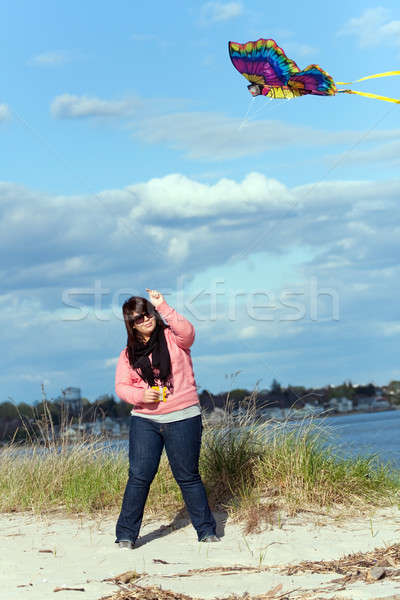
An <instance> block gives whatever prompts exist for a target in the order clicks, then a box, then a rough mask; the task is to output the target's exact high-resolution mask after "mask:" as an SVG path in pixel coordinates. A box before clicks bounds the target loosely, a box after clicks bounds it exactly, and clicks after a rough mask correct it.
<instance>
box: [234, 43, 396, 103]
mask: <svg viewBox="0 0 400 600" xmlns="http://www.w3.org/2000/svg"><path fill="white" fill-rule="evenodd" d="M229 56H230V57H231V60H232V63H233V66H234V67H235V68H236V69H237V70H238V71H239V73H241V74H242V75H243V76H244V77H246V79H247V80H248V81H250V85H248V86H247V87H248V89H249V91H250V92H251V94H252V95H253V96H259V95H262V96H267V97H268V98H286V99H290V98H298V97H299V96H305V95H307V94H314V95H317V96H334V95H335V94H339V93H342V94H358V95H359V96H367V97H368V98H375V99H377V100H385V101H386V102H395V103H396V104H400V100H397V99H395V98H387V97H386V96H378V95H377V94H369V93H367V92H358V91H356V90H347V89H346V90H338V89H337V87H336V85H350V84H351V83H354V82H344V81H337V82H336V84H335V82H334V81H333V79H332V77H331V76H330V75H329V74H328V73H327V72H326V71H324V70H323V69H321V67H320V66H318V65H309V66H308V67H306V68H305V69H304V70H303V71H301V70H300V69H299V67H298V66H297V65H296V63H295V62H294V60H291V59H290V58H288V57H287V56H286V54H285V52H284V51H283V50H282V48H280V47H279V46H278V45H277V43H276V42H275V41H274V40H264V39H262V38H261V39H259V40H257V41H256V42H247V43H246V44H238V43H236V42H229ZM388 75H400V71H388V72H386V73H377V74H376V75H368V76H367V77H361V79H357V80H356V81H364V80H365V79H375V78H378V77H386V76H388Z"/></svg>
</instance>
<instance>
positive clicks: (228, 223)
mask: <svg viewBox="0 0 400 600" xmlns="http://www.w3.org/2000/svg"><path fill="white" fill-rule="evenodd" d="M399 197H400V181H399V180H392V181H377V182H374V181H345V180H344V181H324V182H319V183H316V184H310V185H307V186H300V187H297V188H288V187H287V186H285V185H284V184H282V183H281V182H279V181H276V180H273V179H269V178H267V177H265V176H264V175H263V174H261V173H250V174H248V175H247V176H246V177H244V178H243V179H241V180H238V181H235V180H233V179H227V178H222V179H220V180H219V181H217V182H216V183H214V184H204V183H200V182H198V181H195V180H193V179H190V178H188V177H185V176H184V175H181V174H173V175H168V176H166V177H161V178H156V179H152V180H149V181H145V182H142V183H140V184H135V185H131V186H129V187H127V188H124V189H116V190H105V191H103V192H100V193H99V194H96V195H80V196H78V195H76V196H61V195H60V196H52V195H49V194H47V195H46V194H43V193H39V192H34V191H31V190H27V189H25V188H23V187H22V186H17V185H14V184H0V205H1V207H2V213H3V219H2V221H1V223H0V286H1V289H2V294H1V295H0V308H1V310H0V328H1V330H2V336H3V345H5V346H6V347H7V361H8V362H9V363H11V361H14V362H15V365H18V366H20V365H22V367H21V372H22V374H23V375H25V376H27V378H25V379H23V380H21V382H20V379H19V378H18V377H17V375H15V381H17V382H20V383H18V385H22V384H24V385H26V386H29V389H32V388H34V389H36V388H37V390H38V396H40V381H39V379H41V378H42V377H46V378H47V379H48V380H50V382H51V384H52V385H53V386H55V387H56V389H55V391H54V393H58V392H59V388H61V387H66V386H67V385H70V384H71V385H72V384H73V383H75V382H76V383H75V384H76V385H79V382H84V385H85V390H84V391H83V393H84V394H85V395H88V394H89V395H90V392H88V388H90V386H91V385H93V388H94V389H96V390H97V389H98V387H96V386H98V385H99V383H98V382H99V378H103V379H102V380H101V381H102V382H104V385H105V390H104V391H108V390H110V392H111V393H112V392H113V387H112V386H113V382H112V376H111V377H110V370H109V369H112V368H113V367H114V366H115V362H113V361H115V358H107V357H114V356H115V354H116V352H115V349H116V348H119V347H120V346H121V335H122V337H123V338H124V339H125V332H124V326H123V322H122V321H121V319H120V305H121V300H122V298H123V294H143V293H144V288H145V287H146V286H147V287H148V286H149V276H150V277H151V285H152V286H154V287H157V288H159V289H161V290H165V292H170V293H172V292H173V293H175V294H177V291H176V290H178V291H179V290H180V289H181V288H180V287H179V285H180V284H179V281H180V279H179V278H180V276H181V275H182V274H184V275H185V278H186V279H185V282H187V281H189V284H190V281H191V278H192V279H193V276H194V275H196V274H201V273H204V272H205V273H206V274H207V273H208V269H209V268H210V267H213V272H214V273H221V276H222V277H224V275H225V273H226V269H229V268H230V267H229V264H230V263H232V262H233V263H234V262H235V259H234V257H235V255H236V254H237V253H238V252H242V253H244V254H245V255H247V254H251V255H253V256H254V257H255V258H256V254H257V253H263V254H262V256H263V257H264V256H265V276H264V278H261V280H260V279H259V277H258V276H257V281H256V284H257V289H258V290H259V289H261V286H264V288H266V289H268V288H269V287H271V273H273V270H274V269H275V271H276V270H279V269H280V259H281V257H284V256H287V255H288V253H289V252H292V253H293V254H296V253H300V254H301V250H302V248H304V247H307V248H311V251H310V253H309V255H308V257H307V258H304V259H300V260H299V261H298V264H297V266H296V271H295V274H296V276H297V275H298V279H296V283H297V284H298V287H299V290H300V291H302V290H303V289H304V290H307V289H308V288H307V285H306V284H307V282H310V281H311V279H312V278H316V279H317V281H318V289H319V290H322V291H323V290H325V289H331V290H333V291H334V292H335V293H337V295H338V296H339V298H340V319H339V321H336V322H335V323H334V326H333V325H332V323H331V322H330V323H329V322H327V321H328V320H329V315H330V312H332V308H331V305H330V304H331V299H330V298H328V304H327V307H326V308H325V305H324V302H323V301H324V298H323V297H322V298H320V300H319V307H320V310H319V312H318V315H320V317H319V319H318V321H317V322H313V323H311V322H310V319H309V318H307V315H308V313H307V315H306V316H305V318H304V319H303V318H297V315H295V316H296V320H294V319H293V320H285V316H286V315H287V314H288V315H292V313H294V312H295V311H293V309H291V308H290V305H289V310H287V309H286V308H284V309H283V310H282V311H281V310H280V308H279V307H278V309H277V311H275V312H272V313H271V314H272V315H273V316H274V320H273V321H265V320H264V321H262V320H261V318H260V319H258V320H257V322H256V321H255V320H254V318H253V317H252V316H251V314H250V313H247V312H245V310H244V309H245V308H246V298H247V297H243V298H244V299H243V302H242V301H241V300H240V301H239V300H238V301H237V308H238V310H237V316H236V315H235V318H234V319H232V320H231V319H230V317H229V318H228V317H222V318H220V313H219V310H218V311H217V314H218V319H217V320H214V321H213V320H212V318H210V317H206V318H205V319H202V318H201V316H200V318H197V317H195V318H193V321H194V323H195V325H196V327H197V329H198V332H199V335H198V339H197V344H200V346H199V345H198V346H196V348H197V351H199V353H200V354H201V355H202V356H200V357H199V358H198V359H197V358H196V359H195V360H196V361H198V362H199V365H200V366H201V365H203V367H202V368H204V369H206V370H207V369H208V367H207V365H210V369H212V368H215V364H224V363H223V359H222V357H223V356H224V355H228V354H229V356H230V357H231V360H229V358H228V357H226V364H227V365H229V364H230V365H232V363H234V362H235V361H236V358H235V352H234V351H235V350H236V349H237V350H239V351H240V352H241V355H238V357H237V360H241V358H243V360H242V362H245V361H246V365H248V364H249V363H248V362H247V359H248V358H250V357H251V356H255V357H256V356H257V357H258V358H255V360H258V359H261V358H262V356H263V354H265V349H268V350H269V351H270V354H269V355H270V357H272V359H273V360H277V359H276V357H277V356H278V354H277V353H278V352H279V351H281V350H282V349H283V348H289V347H290V352H291V353H296V352H297V353H298V356H299V361H295V363H296V364H295V366H293V367H290V369H292V371H291V373H292V374H291V375H290V377H294V378H296V373H298V372H299V370H301V369H304V368H308V367H307V365H306V359H307V360H309V361H310V363H312V364H313V368H314V360H317V359H318V360H319V361H320V364H321V365H322V364H324V365H325V366H318V369H322V368H324V369H326V368H327V367H326V365H328V364H329V363H330V362H332V363H333V364H334V366H332V373H333V369H334V368H336V364H337V360H339V359H337V356H342V358H343V357H344V358H347V355H346V352H347V353H349V354H350V353H351V355H352V356H355V355H356V354H357V352H358V351H360V352H361V351H362V349H363V348H362V347H364V346H365V347H367V346H369V345H370V347H371V349H373V348H374V342H375V341H376V340H378V341H379V340H380V341H382V339H385V338H387V337H388V336H394V335H398V332H399V322H398V319H397V315H398V302H397V298H398V296H399V294H400V266H399V265H398V256H399V251H400V242H399V240H400V223H398V220H397V213H398V211H397V205H398V198H399ZM21 239H23V240H24V247H23V248H22V247H21V243H20V240H21ZM310 256H312V258H310ZM263 260H264V258H263ZM250 271H251V269H250ZM241 272H242V273H243V280H242V279H241V277H240V276H239V277H237V278H236V279H235V280H234V284H233V285H232V286H230V287H229V290H228V293H230V292H231V291H233V292H236V291H237V290H236V288H235V285H236V281H237V289H238V290H239V291H242V290H244V291H247V292H248V291H249V289H250V291H251V285H252V281H251V273H250V274H249V273H248V272H247V271H246V269H245V268H243V270H242V271H241ZM207 277H208V275H207ZM210 277H211V276H210ZM94 280H99V281H100V282H101V286H102V288H103V289H105V290H106V292H105V293H104V295H103V296H101V307H100V308H99V309H98V310H97V309H96V308H95V298H94V293H88V292H85V290H87V289H88V288H90V287H92V288H93V283H94ZM185 285H186V284H185ZM277 285H278V284H277ZM281 285H282V286H283V285H285V286H286V281H285V283H284V284H279V286H281ZM288 285H289V288H290V286H292V288H293V289H295V287H296V286H295V284H294V283H293V285H292V284H291V282H290V281H289V282H288ZM204 286H205V289H206V291H207V290H208V289H211V283H210V285H208V283H207V281H206V283H205V284H204ZM207 286H208V287H207ZM308 287H310V286H308ZM71 288H75V289H76V290H78V296H77V297H76V298H75V299H76V301H77V302H78V304H80V305H81V306H83V307H84V308H88V309H90V310H89V313H88V315H87V316H85V317H84V318H82V319H81V320H75V321H74V320H73V318H72V317H73V314H72V313H75V312H78V310H77V309H74V308H73V307H71V306H69V305H66V304H63V300H62V298H63V296H62V292H63V291H64V290H69V289H71ZM285 289H286V288H285ZM79 290H80V292H81V293H80V294H79ZM107 290H108V291H107ZM121 290H122V291H123V294H122V293H121V294H120V292H121ZM185 290H186V287H185ZM185 290H183V291H184V294H185V295H186V291H185ZM388 290H389V291H390V293H388ZM273 291H274V292H275V291H276V296H275V297H276V298H278V297H279V292H280V288H279V289H275V288H273ZM309 295H310V292H307V293H306V291H305V292H304V296H303V299H304V304H305V306H306V307H309V306H310V302H309ZM236 296H237V297H239V295H238V294H236ZM236 296H235V298H236ZM240 298H242V296H240ZM184 299H185V301H186V297H185V298H184ZM226 300H227V298H226V297H225V298H224V299H223V300H219V303H222V302H224V303H225V305H226V303H227V302H226ZM228 300H229V299H228ZM235 302H236V300H235ZM112 303H113V304H112ZM111 304H112V308H113V310H114V309H115V313H113V312H112V310H111ZM200 304H201V308H202V310H203V308H204V306H205V307H206V309H209V312H211V309H213V307H212V306H211V304H212V302H211V300H209V296H208V297H207V299H206V300H205V301H204V299H202V300H201V302H200ZM257 304H258V301H257ZM172 305H174V304H173V303H172ZM218 308H219V304H218ZM225 308H226V307H225ZM196 309H197V306H196ZM322 309H323V310H322ZM96 310H97V313H96ZM307 310H308V309H307ZM117 312H118V316H117ZM194 312H196V311H194ZM223 314H224V315H225V314H227V313H226V312H225V313H223ZM268 314H269V313H268ZM275 315H276V316H275ZM379 315H380V316H379ZM280 316H282V318H281V319H280ZM300 316H301V315H300ZM68 317H69V318H68ZM378 318H379V321H380V322H384V326H383V325H380V326H377V325H376V320H377V319H378ZM331 321H332V320H331ZM367 336H370V337H371V341H370V343H369V342H368V343H367V342H366V338H367ZM319 338H323V339H322V342H323V343H322V342H321V344H320V345H318V339H319ZM327 338H329V340H328V341H329V343H327V341H326V340H327ZM340 339H342V342H343V345H342V346H340V341H339V340H340ZM358 339H360V340H361V341H360V342H358V341H357V340H358ZM48 340H52V343H51V344H49V342H48ZM391 341H392V340H391ZM393 341H395V340H393ZM289 342H290V343H289ZM349 344H350V346H351V347H350V346H349ZM357 344H358V346H357V348H358V350H357V352H356V351H355V346H356V345H357ZM216 347H217V349H218V351H220V352H218V356H221V361H220V362H219V363H218V362H217V360H215V361H212V360H211V361H208V359H205V358H204V356H205V355H208V354H209V353H214V354H215V353H217V350H216ZM94 348H97V349H98V348H101V349H102V350H100V351H99V352H100V354H99V353H98V351H97V350H96V351H95V354H93V352H94V350H93V349H94ZM101 352H104V354H103V355H102V354H101ZM79 353H81V354H80V356H81V357H82V360H80V361H79V365H80V366H79V367H77V366H76V362H75V361H76V357H77V355H78V354H79ZM361 354H362V352H361ZM357 355H358V354H357ZM102 356H103V358H102ZM344 358H343V360H344ZM377 358H379V356H377ZM60 360H62V363H61V362H60ZM318 360H317V362H318ZM362 360H363V358H362V356H361V357H360V361H362ZM53 361H54V362H53ZM68 361H70V363H71V365H72V364H73V366H71V368H69V364H68ZM90 361H92V362H90ZM302 361H303V362H302ZM249 362H250V363H251V364H252V363H253V361H251V360H250V361H249ZM272 362H273V361H272ZM289 363H290V365H293V361H292V360H289V359H288V361H286V363H285V359H284V357H283V358H282V356H281V358H280V362H279V371H282V370H283V371H284V369H285V368H286V367H288V365H289ZM235 364H237V363H235ZM360 364H361V363H360ZM57 365H62V368H63V369H64V374H61V375H59V376H57V377H55V376H54V372H53V371H52V367H53V368H54V369H55V370H56V369H57ZM58 368H60V367H59V366H58ZM246 368H248V367H247V366H246ZM288 368H289V367H288ZM346 368H348V369H349V370H350V369H353V367H352V365H350V366H348V367H346ZM254 369H255V370H256V369H257V365H256V366H254ZM296 369H297V370H296ZM13 372H14V371H13ZM15 372H16V373H17V372H18V371H17V369H15ZM375 372H376V370H375ZM35 373H36V375H38V379H37V381H35V380H30V379H29V378H30V376H31V375H35ZM310 373H311V367H310V368H309V371H307V377H308V376H311V375H309V374H310ZM341 373H343V371H341ZM90 374H91V376H92V379H93V382H94V383H93V384H91V382H90ZM211 374H212V373H211ZM360 374H362V365H361V366H360V371H359V372H357V373H355V372H354V376H357V377H359V375H360ZM208 375H209V371H208V370H207V372H206V376H205V378H204V380H206V379H207V376H208ZM1 376H2V375H1V372H0V379H1ZM352 376H353V375H352ZM323 378H324V379H325V380H326V381H329V380H331V376H330V375H329V371H324V374H323ZM215 379H216V376H215ZM270 379H272V377H271V378H270ZM321 379H322V376H321ZM24 382H25V383H24ZM105 382H109V383H110V387H109V388H108V387H106V383H105ZM36 384H37V385H36ZM102 384H103V383H102ZM8 385H9V382H8V381H7V386H8ZM107 386H108V383H107ZM27 389H28V387H27ZM51 393H53V391H52V392H51ZM13 395H14V393H13Z"/></svg>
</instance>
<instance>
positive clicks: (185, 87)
mask: <svg viewBox="0 0 400 600" xmlns="http://www.w3.org/2000/svg"><path fill="white" fill-rule="evenodd" d="M0 27H1V34H2V41H3V44H2V46H3V48H2V52H1V54H0V72H1V73H2V82H3V85H2V86H1V88H0V140H1V147H2V156H1V161H0V203H1V235H0V244H1V250H2V251H1V267H0V277H1V290H0V303H1V312H0V318H1V332H2V347H3V357H4V358H3V360H2V363H1V366H0V368H1V371H0V380H1V391H2V396H1V398H0V401H5V400H7V399H9V398H11V399H12V400H14V401H15V402H21V401H28V402H33V401H35V400H37V399H40V397H41V386H42V384H44V389H45V392H46V394H47V396H48V397H50V398H51V397H56V396H57V395H58V394H59V393H60V391H61V389H63V388H65V387H67V386H78V387H80V388H81V390H82V394H83V395H84V396H86V397H88V398H89V399H90V400H94V399H95V398H96V397H97V396H98V395H100V394H102V393H114V371H115V364H116V357H117V356H118V355H119V353H120V351H121V349H122V348H124V346H125V344H126V334H125V328H124V325H123V321H122V318H121V305H122V303H123V301H124V300H125V299H126V298H127V297H129V296H130V295H133V294H135V295H145V287H150V288H156V289H159V290H161V291H162V292H163V293H164V294H165V296H166V299H167V301H168V302H169V303H170V304H171V305H172V306H174V307H175V308H176V309H177V310H178V311H179V312H181V313H182V314H184V315H185V316H186V317H187V318H189V319H190V320H191V321H192V322H193V324H194V325H195V327H196V340H195V343H194V345H193V347H192V356H193V363H194V367H195V375H196V380H197V383H198V385H199V387H200V388H207V389H209V390H211V391H213V392H218V391H222V390H226V389H229V387H231V386H232V387H247V388H249V389H254V387H255V386H256V385H258V387H260V388H266V387H268V386H269V385H270V383H271V381H272V379H273V378H276V379H278V380H279V381H280V382H281V383H282V384H285V385H287V384H293V385H294V384H299V385H300V384H301V385H310V386H311V385H313V386H317V385H324V384H328V383H333V384H335V383H340V382H342V381H344V380H348V379H350V380H352V381H353V382H355V383H363V382H368V381H373V382H375V383H377V384H383V383H385V382H388V381H389V380H391V379H394V378H400V366H399V355H398V350H399V337H400V317H399V295H400V283H399V281H400V279H399V275H400V268H399V265H398V256H399V250H400V248H399V245H400V242H399V240H400V223H399V202H400V178H399V166H400V159H399V156H400V113H399V111H400V106H399V105H396V104H389V103H385V102H378V101H374V100H370V99H366V98H361V97H357V96H351V95H347V94H342V95H338V96H336V97H332V98H318V97H304V98H299V99H296V100H292V101H278V100H276V101H272V100H268V99H265V98H262V97H259V98H252V97H251V96H250V94H249V92H248V90H247V87H246V81H245V79H244V78H243V77H241V76H240V74H239V73H238V72H237V71H236V70H235V69H234V68H233V66H232V65H231V63H230V60H229V56H228V52H227V43H228V41H229V40H233V41H237V42H246V41H248V40H256V39H258V38H259V37H264V38H268V37H270V38H273V39H275V40H276V41H277V43H278V44H279V45H280V46H282V47H283V48H284V50H285V51H286V53H287V54H288V55H289V56H290V57H291V58H293V59H294V60H296V62H297V64H298V65H299V66H300V67H301V68H303V67H305V66H306V65H308V64H310V63H317V64H319V65H321V66H322V67H323V68H324V69H326V70H327V71H328V72H329V73H330V74H331V75H332V76H333V77H334V79H336V80H339V81H352V80H354V79H357V78H359V77H362V76H365V75H369V74H373V73H378V72H382V71H389V70H394V69H399V67H400V7H399V4H398V2H397V1H396V0H384V2H383V4H373V3H369V4H365V2H364V1H358V0H350V2H349V1H348V0H346V1H344V0H337V1H336V2H333V3H328V4H326V3H321V2H317V1H316V0H310V1H309V2H305V3H304V2H291V1H290V2H286V3H279V2H274V3H272V2H271V3H267V4H266V3H265V0H252V1H251V2H249V1H247V0H243V1H223V0H221V1H206V2H202V1H200V0H197V1H196V2H195V1H194V0H188V1H187V2H182V1H177V0H170V1H169V2H167V3H164V2H156V3H137V2H132V1H127V0H116V1H115V2H113V3H112V4H110V3H109V2H105V1H103V0H96V2H94V1H92V0H87V1H86V2H84V3H83V4H82V2H78V1H77V0H68V2H67V1H66V0H62V1H60V2H57V3H54V2H52V1H50V0H42V1H41V2H40V4H37V3H31V2H28V1H27V0H20V1H18V2H5V3H3V11H2V20H1V25H0ZM353 87H354V89H358V90H364V91H369V92H376V93H380V94H383V95H387V96H394V97H400V78H397V80H396V78H395V77H393V78H387V79H377V80H371V81H367V82H363V83H358V84H354V86H353Z"/></svg>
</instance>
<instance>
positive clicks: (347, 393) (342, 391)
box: [328, 381, 356, 400]
mask: <svg viewBox="0 0 400 600" xmlns="http://www.w3.org/2000/svg"><path fill="white" fill-rule="evenodd" d="M355 395H356V389H355V388H354V387H353V385H352V383H351V382H350V381H348V382H346V381H345V382H344V383H342V384H341V385H337V386H334V387H331V388H329V391H328V399H329V400H330V399H331V398H349V400H352V399H353V398H354V396H355Z"/></svg>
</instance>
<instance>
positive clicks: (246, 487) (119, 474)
mask: <svg viewBox="0 0 400 600" xmlns="http://www.w3.org/2000/svg"><path fill="white" fill-rule="evenodd" d="M38 429H39V430H41V436H43V435H46V431H47V432H50V434H51V435H50V434H49V436H48V439H47V443H46V446H47V447H45V448H44V447H43V445H40V444H38V443H37V440H31V445H30V446H28V447H21V446H18V445H17V444H15V443H10V444H9V445H8V446H6V447H4V448H3V449H2V450H1V451H0V511H1V512H10V511H26V510H29V511H33V512H35V513H39V514H43V513H47V512H49V511H54V510H59V511H62V512H64V513H67V514H88V515H89V514H95V513H99V512H100V513H101V512H105V511H114V512H117V511H119V509H120V506H121V501H122V495H123V492H124V489H125V484H126V480H127V474H128V457H127V453H125V452H121V451H115V450H112V449H111V448H109V449H107V451H105V450H104V444H103V443H102V442H104V441H105V440H99V438H98V437H96V438H91V439H90V438H82V439H81V440H80V441H79V442H75V443H74V444H73V445H70V444H69V443H66V441H65V439H64V438H62V439H61V442H60V440H56V439H55V437H54V435H53V434H52V433H51V423H49V422H47V423H44V424H42V425H41V429H40V427H39V428H38ZM327 440H329V427H328V425H327V424H326V423H322V424H319V425H317V424H316V423H315V422H314V421H313V420H312V419H311V420H304V421H302V422H301V423H298V424H297V425H296V426H295V427H293V426H290V424H288V423H287V422H286V423H281V422H273V421H267V422H265V421H263V422H261V421H258V420H257V419H256V418H255V413H254V411H252V410H249V411H248V412H247V413H246V414H245V415H243V416H242V417H240V418H238V417H233V416H232V415H231V413H230V411H229V410H228V411H227V414H226V418H225V420H224V421H223V422H222V423H219V424H218V425H207V423H205V427H204V431H203V444H202V452H201V457H200V471H201V474H202V478H203V481H204V483H205V486H206V488H207V492H208V496H209V499H210V504H211V506H212V507H213V508H214V509H215V508H223V509H225V510H226V511H227V512H228V513H229V514H230V516H232V517H234V518H237V519H239V520H247V522H248V529H249V530H252V529H253V530H254V529H255V528H256V527H257V526H258V525H259V524H260V523H261V522H264V521H269V522H272V521H271V519H272V515H275V516H276V514H279V511H286V512H287V513H289V514H295V513H296V512H299V511H302V510H316V511H318V512H321V511H328V512H329V510H331V509H332V507H336V508H337V507H340V508H341V510H343V511H348V510H350V509H351V508H354V507H357V509H358V510H360V509H363V508H365V509H368V508H372V507H380V506H388V505H393V504H398V503H399V501H400V471H399V470H397V469H395V468H394V467H392V466H391V465H390V464H386V463H382V462H381V461H379V458H378V457H377V456H374V455H371V456H367V457H365V456H357V457H355V458H341V457H339V456H338V455H337V453H335V448H334V446H329V445H327ZM183 506H184V505H183V501H182V497H181V494H180V490H179V488H178V486H177V484H176V482H175V481H174V479H173V476H172V474H171V471H170V468H169V465H168V462H167V460H166V457H165V455H163V457H162V460H161V464H160V468H159V471H158V473H157V475H156V478H155V480H154V482H153V484H152V486H151V490H150V494H149V498H148V502H147V506H146V511H147V514H148V515H149V516H151V515H157V516H162V515H165V516H168V517H171V516H172V515H173V514H174V513H175V514H176V511H178V510H180V509H182V507H183ZM275 520H276V519H275Z"/></svg>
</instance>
